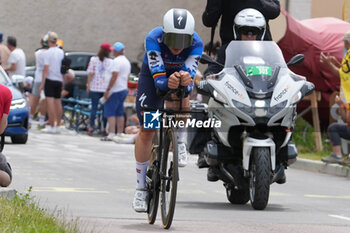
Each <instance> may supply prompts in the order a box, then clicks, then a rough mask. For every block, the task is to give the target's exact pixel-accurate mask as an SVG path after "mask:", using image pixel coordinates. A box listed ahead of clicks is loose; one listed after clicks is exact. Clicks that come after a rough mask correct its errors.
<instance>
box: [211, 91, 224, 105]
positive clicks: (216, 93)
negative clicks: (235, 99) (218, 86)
mask: <svg viewBox="0 0 350 233" xmlns="http://www.w3.org/2000/svg"><path fill="white" fill-rule="evenodd" d="M213 96H214V99H215V100H217V101H218V102H220V103H222V104H227V101H226V99H225V98H224V97H223V96H222V95H221V94H220V93H219V92H217V91H216V90H214V91H213Z"/></svg>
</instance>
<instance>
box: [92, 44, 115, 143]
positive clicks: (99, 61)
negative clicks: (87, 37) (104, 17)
mask: <svg viewBox="0 0 350 233" xmlns="http://www.w3.org/2000/svg"><path fill="white" fill-rule="evenodd" d="M111 51H112V47H111V45H110V44H109V43H102V44H101V46H100V50H99V51H98V53H97V56H93V57H91V59H90V62H89V66H88V68H87V72H88V73H89V75H88V81H87V84H86V92H87V93H89V94H90V98H91V113H90V126H89V128H88V135H90V136H91V135H92V134H93V132H94V128H95V119H96V112H97V107H98V102H99V99H100V98H102V97H103V95H104V93H105V91H106V83H107V80H109V79H110V75H111V73H110V68H111V65H112V63H113V60H112V59H111V58H109V55H110V53H111Z"/></svg>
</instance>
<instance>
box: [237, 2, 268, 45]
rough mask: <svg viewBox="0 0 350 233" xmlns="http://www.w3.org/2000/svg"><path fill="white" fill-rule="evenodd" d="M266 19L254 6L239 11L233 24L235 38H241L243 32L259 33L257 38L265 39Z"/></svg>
mask: <svg viewBox="0 0 350 233" xmlns="http://www.w3.org/2000/svg"><path fill="white" fill-rule="evenodd" d="M265 33H266V20H265V17H264V16H263V14H261V13H260V12H259V11H258V10H255V9H253V8H247V9H244V10H241V11H240V12H238V13H237V15H236V16H235V19H234V24H233V34H234V38H235V40H241V39H242V38H241V35H242V34H246V35H248V34H252V35H257V40H264V37H265Z"/></svg>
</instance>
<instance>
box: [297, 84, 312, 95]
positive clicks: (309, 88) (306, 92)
mask: <svg viewBox="0 0 350 233" xmlns="http://www.w3.org/2000/svg"><path fill="white" fill-rule="evenodd" d="M314 90H315V85H314V84H313V83H312V82H308V81H306V83H305V84H304V86H303V87H302V88H301V90H300V92H301V94H302V96H308V95H311V94H312V92H313V91H314Z"/></svg>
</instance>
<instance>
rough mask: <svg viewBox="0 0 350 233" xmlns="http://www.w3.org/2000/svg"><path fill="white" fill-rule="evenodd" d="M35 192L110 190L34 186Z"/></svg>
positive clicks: (93, 191)
mask: <svg viewBox="0 0 350 233" xmlns="http://www.w3.org/2000/svg"><path fill="white" fill-rule="evenodd" d="M33 192H57V193H109V192H108V191H102V190H96V189H94V188H67V187H33Z"/></svg>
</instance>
